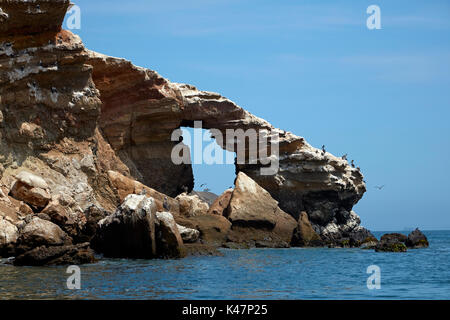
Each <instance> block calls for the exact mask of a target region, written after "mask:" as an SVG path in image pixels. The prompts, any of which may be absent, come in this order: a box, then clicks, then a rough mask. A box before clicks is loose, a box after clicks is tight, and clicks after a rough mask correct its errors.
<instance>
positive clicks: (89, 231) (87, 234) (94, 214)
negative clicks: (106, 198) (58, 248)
mask: <svg viewBox="0 0 450 320" xmlns="http://www.w3.org/2000/svg"><path fill="white" fill-rule="evenodd" d="M84 215H85V217H86V224H85V225H84V226H83V229H82V230H81V232H80V233H79V235H78V240H79V241H80V242H89V241H91V240H92V238H93V237H94V236H95V234H96V233H97V228H98V223H99V221H100V220H102V219H104V218H106V217H107V216H108V215H110V213H109V212H108V211H106V210H104V209H103V208H100V207H98V206H96V205H94V204H93V205H91V206H90V207H88V208H87V209H86V210H85V211H84Z"/></svg>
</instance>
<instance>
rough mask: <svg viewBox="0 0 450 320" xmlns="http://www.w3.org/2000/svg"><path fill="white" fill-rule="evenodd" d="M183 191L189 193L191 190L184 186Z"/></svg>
mask: <svg viewBox="0 0 450 320" xmlns="http://www.w3.org/2000/svg"><path fill="white" fill-rule="evenodd" d="M181 189H182V190H183V192H184V193H188V191H189V188H188V187H186V186H182V187H181Z"/></svg>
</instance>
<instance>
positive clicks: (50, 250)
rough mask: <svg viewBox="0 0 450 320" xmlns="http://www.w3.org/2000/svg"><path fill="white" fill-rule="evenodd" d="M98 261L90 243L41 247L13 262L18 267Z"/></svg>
mask: <svg viewBox="0 0 450 320" xmlns="http://www.w3.org/2000/svg"><path fill="white" fill-rule="evenodd" d="M95 261H96V259H95V257H94V251H93V250H92V249H90V248H89V243H83V244H77V245H65V246H51V247H47V246H41V247H37V248H34V249H32V250H30V251H27V252H25V253H23V254H21V255H20V256H18V257H16V258H15V259H14V261H13V263H14V265H16V266H50V265H80V264H86V263H93V262H95Z"/></svg>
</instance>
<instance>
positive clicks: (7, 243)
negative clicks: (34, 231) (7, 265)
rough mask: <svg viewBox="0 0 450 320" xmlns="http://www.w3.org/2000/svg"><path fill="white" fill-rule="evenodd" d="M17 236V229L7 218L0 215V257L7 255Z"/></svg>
mask: <svg viewBox="0 0 450 320" xmlns="http://www.w3.org/2000/svg"><path fill="white" fill-rule="evenodd" d="M18 238H19V230H18V229H17V227H16V226H15V225H14V224H12V223H11V222H9V221H8V220H6V219H4V218H3V217H0V257H1V256H4V255H9V254H8V253H9V252H10V251H11V247H12V246H13V245H15V243H16V241H17V239H18Z"/></svg>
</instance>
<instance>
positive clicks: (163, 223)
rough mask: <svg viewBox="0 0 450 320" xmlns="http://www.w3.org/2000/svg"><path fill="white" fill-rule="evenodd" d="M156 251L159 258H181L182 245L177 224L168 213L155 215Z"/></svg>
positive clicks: (184, 251) (183, 250) (182, 254)
mask: <svg viewBox="0 0 450 320" xmlns="http://www.w3.org/2000/svg"><path fill="white" fill-rule="evenodd" d="M155 225H156V251H157V255H158V257H160V258H183V257H185V256H186V249H185V248H184V245H183V239H182V238H181V235H180V232H179V230H178V226H177V223H176V222H175V219H174V218H173V216H172V214H171V213H170V212H157V213H156V223H155Z"/></svg>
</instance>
